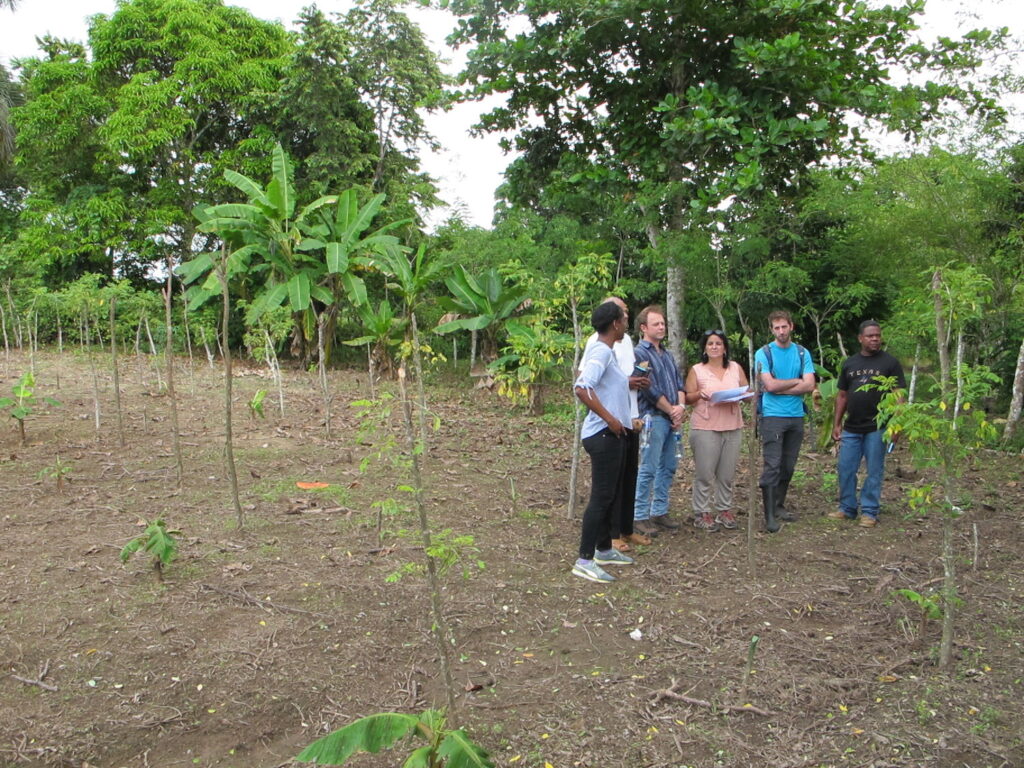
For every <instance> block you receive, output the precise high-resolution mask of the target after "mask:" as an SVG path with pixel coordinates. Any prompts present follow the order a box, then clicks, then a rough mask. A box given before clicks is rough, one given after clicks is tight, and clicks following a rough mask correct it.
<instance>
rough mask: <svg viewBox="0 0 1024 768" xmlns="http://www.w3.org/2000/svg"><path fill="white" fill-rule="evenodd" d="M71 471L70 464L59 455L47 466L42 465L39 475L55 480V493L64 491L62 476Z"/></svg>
mask: <svg viewBox="0 0 1024 768" xmlns="http://www.w3.org/2000/svg"><path fill="white" fill-rule="evenodd" d="M70 472H71V465H70V464H68V463H67V462H65V461H62V460H61V458H60V456H58V457H57V460H56V461H55V462H54V463H53V464H51V465H50V466H48V467H43V468H42V469H41V470H40V471H39V477H48V478H50V479H51V480H56V481H57V493H64V478H65V477H67V476H68V474H70Z"/></svg>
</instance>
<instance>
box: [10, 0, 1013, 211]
mask: <svg viewBox="0 0 1024 768" xmlns="http://www.w3.org/2000/svg"><path fill="white" fill-rule="evenodd" d="M228 4H230V5H237V6H240V7H243V8H246V9H248V10H249V11H250V12H251V13H252V14H253V15H254V16H256V17H258V18H261V19H267V20H277V21H281V22H282V23H283V24H284V25H285V26H286V27H291V26H292V24H293V22H294V20H295V18H296V17H297V16H298V15H299V11H300V10H301V9H302V8H303V7H305V6H308V5H311V4H312V0H236V1H235V2H229V3H228ZM115 6H116V3H115V2H114V0H20V2H19V3H18V7H17V10H16V11H14V12H13V13H12V12H11V11H9V10H6V9H0V59H2V60H3V61H4V63H9V62H10V60H11V59H14V58H18V57H29V56H35V55H37V54H38V53H39V49H38V46H37V45H36V43H35V38H36V37H42V36H43V35H46V34H51V35H54V36H55V37H60V38H67V39H72V40H78V41H81V42H85V37H86V30H87V27H88V24H87V19H88V17H89V16H91V15H93V14H97V13H105V14H108V15H109V14H111V13H113V11H114V9H115ZM318 6H319V7H320V9H321V10H323V11H324V12H325V13H328V14H330V13H334V12H343V11H345V10H347V8H348V7H350V4H349V3H348V2H344V1H343V2H334V3H331V2H320V3H318ZM409 15H410V16H411V17H412V18H413V19H414V20H415V21H416V22H417V23H418V24H419V25H420V27H421V28H422V29H423V31H424V33H425V34H426V35H427V38H428V40H429V41H430V43H431V46H432V47H433V48H434V49H435V50H436V51H438V52H440V53H441V55H442V57H443V58H444V59H446V60H448V63H447V64H446V65H444V70H445V71H446V72H449V73H451V74H454V73H456V72H457V71H458V70H459V69H460V67H461V63H462V60H463V58H464V54H465V51H464V50H463V51H452V50H451V49H449V48H447V47H446V46H445V44H444V38H445V36H446V35H447V34H448V32H449V30H450V28H451V27H452V24H453V23H452V17H451V16H450V15H449V14H447V13H445V12H442V11H431V10H423V9H421V8H419V7H412V6H410V9H409ZM1004 25H1005V26H1008V27H1009V28H1010V32H1011V33H1012V34H1014V35H1016V36H1022V35H1024V2H1021V0H964V1H963V2H961V0H928V3H927V10H926V12H925V15H924V17H923V22H922V26H923V31H924V33H925V34H929V35H938V34H942V35H948V36H956V35H958V33H960V32H963V31H966V30H968V29H973V28H976V27H980V26H993V27H994V26H1004ZM1014 47H1015V48H1016V49H1018V50H1019V49H1020V47H1021V46H1020V45H1017V46H1014ZM481 111H483V108H482V107H481V105H479V104H476V103H470V104H463V105H459V106H457V107H455V108H453V109H452V110H451V111H449V112H443V113H438V114H434V115H431V116H428V117H427V126H428V128H429V130H430V131H431V133H433V134H434V135H435V136H436V137H437V138H438V139H439V140H440V142H441V145H442V147H443V149H442V151H440V152H437V153H433V152H430V151H428V150H424V151H423V154H422V163H423V169H424V170H425V171H427V172H428V173H430V174H431V175H432V176H433V177H434V178H436V179H437V180H438V186H439V188H440V197H441V199H443V200H444V201H445V202H446V203H448V204H449V206H450V208H449V209H444V210H438V211H435V212H434V213H433V214H432V215H431V216H430V217H429V221H430V223H431V224H434V225H436V224H440V223H442V222H443V221H444V220H445V219H447V218H448V216H449V215H450V212H451V211H455V212H458V213H459V214H460V215H461V217H462V218H463V219H464V220H465V221H466V222H467V223H469V224H475V225H478V226H483V227H488V226H490V223H491V217H492V212H493V208H494V191H495V189H496V188H497V187H498V185H499V184H501V182H502V172H503V171H504V169H505V167H506V165H507V164H508V162H509V159H510V158H509V157H508V156H506V155H504V154H503V153H502V152H501V150H500V149H499V147H498V136H496V135H491V136H484V137H481V138H474V137H472V136H470V135H469V128H470V126H471V125H472V124H473V123H474V122H475V121H476V117H477V115H478V114H480V112H481Z"/></svg>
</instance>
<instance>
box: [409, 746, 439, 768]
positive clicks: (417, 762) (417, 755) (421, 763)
mask: <svg viewBox="0 0 1024 768" xmlns="http://www.w3.org/2000/svg"><path fill="white" fill-rule="evenodd" d="M430 752H431V750H430V745H429V744H427V745H426V746H423V747H417V748H416V749H414V750H413V751H412V752H410V753H409V756H408V757H407V758H406V759H405V762H404V763H402V768H433V766H431V764H430V757H431V754H430Z"/></svg>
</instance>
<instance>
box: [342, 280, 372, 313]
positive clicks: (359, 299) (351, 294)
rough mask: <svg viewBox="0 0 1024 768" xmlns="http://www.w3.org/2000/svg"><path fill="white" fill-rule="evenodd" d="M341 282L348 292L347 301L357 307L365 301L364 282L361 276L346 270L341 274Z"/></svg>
mask: <svg viewBox="0 0 1024 768" xmlns="http://www.w3.org/2000/svg"><path fill="white" fill-rule="evenodd" d="M341 282H342V285H344V286H345V293H346V294H348V300H349V301H351V302H352V303H353V304H355V305H356V306H357V307H359V306H362V305H363V304H365V303H366V283H364V282H363V280H362V278H360V277H357V276H356V275H353V274H352V273H351V272H346V273H345V274H343V275H342V276H341Z"/></svg>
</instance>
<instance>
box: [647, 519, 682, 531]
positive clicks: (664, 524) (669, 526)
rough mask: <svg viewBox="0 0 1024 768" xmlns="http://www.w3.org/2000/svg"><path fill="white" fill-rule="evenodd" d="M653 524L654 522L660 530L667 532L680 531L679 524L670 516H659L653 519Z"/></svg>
mask: <svg viewBox="0 0 1024 768" xmlns="http://www.w3.org/2000/svg"><path fill="white" fill-rule="evenodd" d="M651 522H653V523H654V524H655V525H656V526H658V527H659V528H664V529H665V530H666V531H678V530H679V523H677V522H676V521H675V520H673V519H672V518H671V517H669V516H668V515H658V516H657V517H652V518H651Z"/></svg>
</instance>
